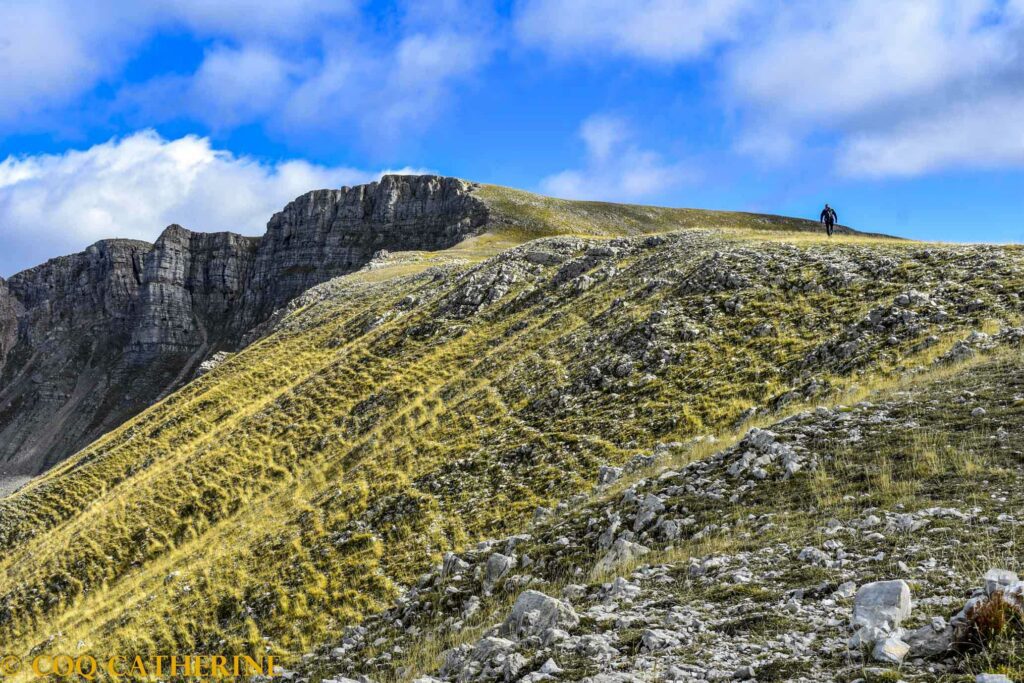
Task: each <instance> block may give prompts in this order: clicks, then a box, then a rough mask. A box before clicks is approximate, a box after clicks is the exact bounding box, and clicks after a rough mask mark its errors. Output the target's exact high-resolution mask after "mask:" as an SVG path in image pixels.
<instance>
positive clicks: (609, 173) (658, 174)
mask: <svg viewBox="0 0 1024 683" xmlns="http://www.w3.org/2000/svg"><path fill="white" fill-rule="evenodd" d="M580 137H581V138H582V139H583V142H584V145H585V146H586V163H585V165H584V167H583V168H579V169H569V170H565V171H562V172H560V173H556V174H554V175H550V176H548V177H546V178H544V179H543V180H542V181H541V184H540V186H541V190H542V191H543V192H546V193H547V194H550V195H554V196H556V197H563V198H566V199H603V200H615V199H622V200H633V199H640V198H642V197H648V196H652V195H657V194H658V193H661V192H664V191H666V190H669V189H671V188H673V187H676V186H678V185H680V184H681V183H684V182H687V181H690V180H692V179H693V178H694V177H695V176H696V173H695V172H694V170H693V169H692V168H690V167H688V166H686V165H685V164H681V163H675V164H672V163H667V162H665V161H664V160H663V159H662V157H661V155H659V154H658V153H656V152H653V151H651V150H647V149H642V148H640V147H639V146H637V145H636V144H635V143H634V141H633V138H634V136H633V133H632V131H631V129H630V126H629V124H628V122H627V121H625V120H624V119H621V118H617V117H612V116H605V115H596V116H592V117H590V118H588V119H587V120H586V121H584V122H583V124H582V125H581V126H580Z"/></svg>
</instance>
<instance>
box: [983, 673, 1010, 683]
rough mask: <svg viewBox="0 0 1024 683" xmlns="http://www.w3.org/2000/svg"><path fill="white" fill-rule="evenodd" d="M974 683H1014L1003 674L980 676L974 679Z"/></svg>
mask: <svg viewBox="0 0 1024 683" xmlns="http://www.w3.org/2000/svg"><path fill="white" fill-rule="evenodd" d="M974 683H1013V680H1011V679H1010V677H1009V676H1004V675H1003V674H978V675H977V676H975V677H974Z"/></svg>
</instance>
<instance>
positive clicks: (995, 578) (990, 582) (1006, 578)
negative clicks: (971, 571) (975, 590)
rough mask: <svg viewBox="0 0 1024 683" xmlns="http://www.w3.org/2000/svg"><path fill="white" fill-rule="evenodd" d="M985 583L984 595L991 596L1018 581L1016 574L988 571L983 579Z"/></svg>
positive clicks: (1003, 571) (1001, 570)
mask: <svg viewBox="0 0 1024 683" xmlns="http://www.w3.org/2000/svg"><path fill="white" fill-rule="evenodd" d="M983 580H984V581H985V595H992V594H993V593H995V592H996V591H997V590H999V589H1001V588H1006V587H1007V586H1011V585H1013V584H1015V583H1017V582H1018V581H1019V580H1020V579H1019V578H1018V577H1017V574H1016V573H1014V572H1011V571H1010V570H1008V569H995V568H993V569H989V570H988V571H987V572H985V576H984V577H983Z"/></svg>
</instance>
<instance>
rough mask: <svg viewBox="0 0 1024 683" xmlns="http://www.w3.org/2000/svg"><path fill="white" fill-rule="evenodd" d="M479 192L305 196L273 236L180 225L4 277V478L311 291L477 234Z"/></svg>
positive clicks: (417, 179)
mask: <svg viewBox="0 0 1024 683" xmlns="http://www.w3.org/2000/svg"><path fill="white" fill-rule="evenodd" d="M472 190H473V186H472V185H471V184H469V183H466V182H464V181H462V180H458V179H455V178H442V177H438V176H394V175H390V176H384V177H383V178H382V179H381V180H380V181H379V182H374V183H369V184H366V185H359V186H356V187H345V188H341V189H337V190H316V191H313V192H309V193H307V194H304V195H302V196H301V197H299V198H297V199H295V200H294V201H292V202H291V203H290V204H288V205H287V206H286V207H285V208H284V209H283V210H282V211H280V212H279V213H277V214H275V215H274V216H273V217H272V218H271V219H270V221H269V223H268V225H267V232H266V234H265V235H264V236H263V237H261V238H259V237H244V236H242V235H237V234H233V233H228V232H221V233H197V232H192V231H190V230H186V229H185V228H182V227H181V226H178V225H171V226H169V227H168V228H167V229H166V230H164V232H163V234H162V235H161V236H160V237H159V239H157V241H156V243H155V244H149V243H147V242H141V241H134V240H103V241H100V242H97V243H96V244H94V245H92V246H91V247H89V248H88V249H86V250H85V251H83V252H81V253H78V254H73V255H71V256H64V257H60V258H56V259H52V260H50V261H48V262H47V263H45V264H43V265H40V266H37V267H35V268H31V269H29V270H26V271H23V272H21V273H18V274H16V275H14V276H12V277H11V278H10V279H8V280H6V281H5V280H3V279H0V479H5V478H15V477H23V476H27V475H33V474H37V473H39V472H42V471H44V470H46V469H48V468H49V467H51V466H53V465H54V464H56V463H58V462H60V461H61V460H63V459H64V458H66V457H67V456H69V455H71V454H72V453H74V452H75V451H76V450H78V449H79V448H81V447H82V446H84V445H86V444H87V443H89V442H91V441H93V440H94V439H96V438H97V437H99V436H100V435H102V434H103V433H105V432H107V431H109V430H110V429H111V428H113V427H115V426H117V425H118V424H120V423H121V422H123V421H124V420H125V419H127V418H129V417H131V416H132V415H134V414H136V413H138V412H139V411H141V410H143V409H144V408H146V407H147V406H149V405H151V404H152V403H153V402H154V401H156V400H158V399H159V398H160V397H161V396H163V395H165V394H167V393H168V392H169V391H171V390H173V389H175V388H177V387H178V386H180V385H181V384H183V383H184V382H186V381H187V380H188V379H190V378H191V377H192V376H194V374H195V372H196V370H197V369H198V368H199V366H200V364H201V363H203V362H204V361H205V360H207V359H208V358H210V357H211V356H212V355H213V354H215V353H218V352H222V351H234V350H237V349H238V348H239V347H240V346H241V345H243V344H244V340H246V339H247V336H246V333H247V332H249V331H250V330H252V329H253V328H254V327H256V326H257V325H259V324H260V323H261V322H263V321H264V320H266V319H267V318H268V317H270V315H271V314H272V313H273V312H274V311H275V310H277V309H279V308H280V307H281V306H283V305H285V304H286V303H288V301H290V300H291V299H293V298H294V297H296V296H297V295H299V294H301V293H302V292H303V291H305V290H306V289H308V288H310V287H312V286H313V285H316V284H318V283H321V282H324V281H326V280H329V279H331V278H333V277H337V276H339V275H344V274H346V273H350V272H352V271H354V270H358V269H359V268H361V267H362V266H363V265H365V264H366V263H368V262H369V261H370V259H371V258H372V257H373V255H374V254H375V253H376V252H378V251H380V250H382V249H386V250H390V251H403V250H436V249H445V248H447V247H450V246H453V245H454V244H456V243H458V242H459V241H460V240H462V239H463V238H464V237H466V236H468V235H470V234H473V233H475V232H478V231H480V229H481V228H482V227H483V226H484V225H485V224H486V222H487V219H488V211H487V208H486V205H485V204H484V203H483V202H481V201H480V200H479V199H477V198H476V197H474V196H473V194H472Z"/></svg>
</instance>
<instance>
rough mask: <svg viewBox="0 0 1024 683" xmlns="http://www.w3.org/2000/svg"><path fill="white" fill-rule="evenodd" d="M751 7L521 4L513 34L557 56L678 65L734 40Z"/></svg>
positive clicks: (694, 1) (713, 0) (692, 0)
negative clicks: (620, 57) (608, 56)
mask: <svg viewBox="0 0 1024 683" xmlns="http://www.w3.org/2000/svg"><path fill="white" fill-rule="evenodd" d="M754 6H755V3H754V2H753V0H636V1H635V2H621V0H524V1H523V2H521V3H519V5H518V7H517V11H516V28H517V32H518V34H519V36H520V38H521V39H522V40H523V41H524V42H525V43H527V44H530V45H537V46H540V47H543V48H546V49H547V50H549V51H551V52H553V53H555V54H557V55H563V56H570V55H572V56H579V55H581V54H589V55H595V56H604V55H606V54H607V53H608V52H609V51H611V52H614V53H617V54H620V55H625V56H630V57H638V58H641V59H645V60H652V61H657V62H677V61H681V60H685V59H691V58H694V57H699V56H701V55H702V54H704V53H705V52H706V51H707V50H709V49H710V48H712V47H714V46H715V45H716V44H718V43H720V42H722V41H725V40H729V39H731V38H732V37H734V36H735V35H736V33H737V31H738V28H739V23H740V21H741V19H742V18H743V17H744V15H745V14H746V13H747V12H748V11H750V10H751V9H752V8H753V7H754Z"/></svg>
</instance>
